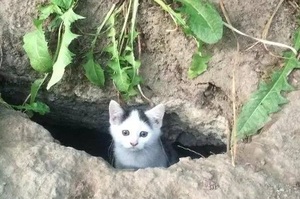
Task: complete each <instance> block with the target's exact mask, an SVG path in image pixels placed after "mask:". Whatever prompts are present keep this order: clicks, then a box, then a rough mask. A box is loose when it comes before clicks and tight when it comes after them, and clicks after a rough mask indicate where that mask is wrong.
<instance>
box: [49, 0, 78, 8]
mask: <svg viewBox="0 0 300 199" xmlns="http://www.w3.org/2000/svg"><path fill="white" fill-rule="evenodd" d="M51 2H52V3H53V4H55V5H57V6H59V7H61V8H64V9H65V10H68V9H70V8H71V6H72V5H73V3H74V0H51Z"/></svg>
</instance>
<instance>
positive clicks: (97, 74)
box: [83, 52, 105, 87]
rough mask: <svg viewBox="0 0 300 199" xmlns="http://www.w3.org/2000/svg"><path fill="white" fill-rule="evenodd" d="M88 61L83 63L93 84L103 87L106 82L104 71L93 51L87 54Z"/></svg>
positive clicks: (86, 73)
mask: <svg viewBox="0 0 300 199" xmlns="http://www.w3.org/2000/svg"><path fill="white" fill-rule="evenodd" d="M85 57H86V63H85V64H84V65H83V67H84V70H85V75H86V77H87V78H88V79H89V80H90V82H92V83H93V84H95V85H97V86H99V87H103V86H104V82H105V77H104V71H103V69H102V68H101V66H100V65H99V64H98V63H96V62H95V60H94V56H93V53H92V52H88V53H87V54H86V56H85Z"/></svg>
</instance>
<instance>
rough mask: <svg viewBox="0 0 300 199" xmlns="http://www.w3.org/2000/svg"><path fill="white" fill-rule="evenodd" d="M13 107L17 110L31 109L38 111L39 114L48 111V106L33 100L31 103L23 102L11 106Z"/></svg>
mask: <svg viewBox="0 0 300 199" xmlns="http://www.w3.org/2000/svg"><path fill="white" fill-rule="evenodd" d="M13 107H14V108H16V109H19V110H26V111H33V112H36V113H39V114H40V115H45V114H46V113H49V112H50V108H49V106H47V105H46V104H44V103H43V102H39V101H37V102H34V103H32V104H25V105H22V106H13Z"/></svg>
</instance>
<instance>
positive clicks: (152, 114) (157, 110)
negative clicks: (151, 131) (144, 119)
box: [145, 104, 165, 128]
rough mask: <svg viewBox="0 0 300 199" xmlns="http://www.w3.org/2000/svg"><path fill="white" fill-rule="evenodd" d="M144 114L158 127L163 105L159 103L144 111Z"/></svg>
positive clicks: (160, 123) (161, 118)
mask: <svg viewBox="0 0 300 199" xmlns="http://www.w3.org/2000/svg"><path fill="white" fill-rule="evenodd" d="M145 114H146V115H147V116H148V117H149V118H150V119H151V120H152V121H153V123H154V125H155V127H157V128H160V127H161V126H162V123H163V118H164V114H165V105H163V104H159V105H157V106H155V107H154V108H152V109H150V110H148V111H146V112H145Z"/></svg>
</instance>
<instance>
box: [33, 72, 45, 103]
mask: <svg viewBox="0 0 300 199" xmlns="http://www.w3.org/2000/svg"><path fill="white" fill-rule="evenodd" d="M46 77H47V75H45V77H44V78H43V79H36V80H35V81H34V82H33V83H32V85H31V89H30V101H29V103H30V104H33V103H34V102H35V99H36V96H37V94H38V91H39V89H40V88H41V86H42V84H43V83H44V81H45V79H46Z"/></svg>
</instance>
